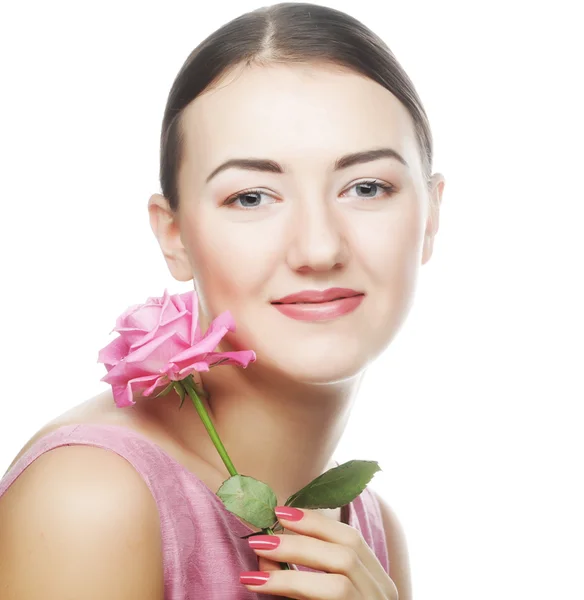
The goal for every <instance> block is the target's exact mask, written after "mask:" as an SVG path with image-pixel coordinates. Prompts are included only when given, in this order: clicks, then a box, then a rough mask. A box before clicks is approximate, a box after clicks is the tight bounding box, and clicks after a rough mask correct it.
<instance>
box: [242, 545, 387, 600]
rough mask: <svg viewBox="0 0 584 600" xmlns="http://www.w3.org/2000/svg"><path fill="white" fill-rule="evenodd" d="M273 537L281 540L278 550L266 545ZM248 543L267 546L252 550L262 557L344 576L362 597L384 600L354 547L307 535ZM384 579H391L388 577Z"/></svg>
mask: <svg viewBox="0 0 584 600" xmlns="http://www.w3.org/2000/svg"><path fill="white" fill-rule="evenodd" d="M272 537H274V538H276V539H277V540H279V543H278V546H277V547H276V548H273V549H268V548H266V545H265V542H266V541H267V539H268V538H272ZM248 542H249V544H250V546H251V547H252V548H253V546H252V544H261V545H262V546H263V547H264V548H263V549H262V548H261V546H260V547H259V548H253V549H254V551H255V552H256V554H257V555H258V556H260V557H264V556H265V557H267V558H269V559H270V560H273V561H279V562H287V563H292V564H299V565H303V566H306V567H310V568H311V569H316V570H319V571H324V572H325V573H327V574H336V575H344V576H345V577H346V578H347V579H348V580H349V581H351V582H352V584H353V587H354V589H355V590H356V591H358V592H359V597H360V598H368V599H369V600H374V599H379V598H383V597H384V596H383V595H382V593H381V589H380V587H379V585H378V584H377V583H376V582H375V579H374V578H373V576H372V575H371V573H369V571H367V569H366V568H365V566H364V565H363V563H362V562H361V560H360V559H359V557H358V556H357V554H356V553H355V552H354V551H353V550H352V549H351V548H346V547H343V546H341V545H340V544H336V543H331V542H325V541H323V540H319V539H316V538H313V537H309V536H306V535H288V534H283V535H276V536H254V537H253V538H249V540H248ZM385 579H386V580H387V579H389V578H388V576H387V575H385Z"/></svg>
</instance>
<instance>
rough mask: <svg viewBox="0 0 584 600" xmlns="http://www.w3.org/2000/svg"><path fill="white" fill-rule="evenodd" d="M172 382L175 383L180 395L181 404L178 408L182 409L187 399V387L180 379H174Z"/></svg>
mask: <svg viewBox="0 0 584 600" xmlns="http://www.w3.org/2000/svg"><path fill="white" fill-rule="evenodd" d="M172 383H173V385H174V389H175V390H176V393H177V394H178V395H179V397H180V406H179V407H178V409H179V410H180V409H181V408H182V405H183V402H184V401H185V393H186V392H185V388H184V386H183V384H182V383H181V382H180V381H173V382H172Z"/></svg>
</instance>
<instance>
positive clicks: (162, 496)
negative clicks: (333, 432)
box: [0, 424, 389, 600]
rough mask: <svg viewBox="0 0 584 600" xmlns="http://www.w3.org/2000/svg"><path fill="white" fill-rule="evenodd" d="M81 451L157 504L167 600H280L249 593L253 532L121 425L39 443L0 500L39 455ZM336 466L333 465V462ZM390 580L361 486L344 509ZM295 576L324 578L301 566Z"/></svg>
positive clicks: (9, 476)
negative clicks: (114, 461) (101, 458)
mask: <svg viewBox="0 0 584 600" xmlns="http://www.w3.org/2000/svg"><path fill="white" fill-rule="evenodd" d="M72 444H81V445H87V446H96V447H98V448H104V449H107V450H112V451H114V452H116V453H117V454H119V455H120V456H122V457H123V458H125V459H126V460H127V461H128V462H129V463H130V464H131V465H132V466H133V467H134V469H136V471H137V472H138V473H139V474H140V475H141V477H142V478H143V480H144V481H145V483H146V484H147V485H148V488H149V489H150V492H151V493H152V496H153V497H154V499H155V501H156V505H157V507H158V513H159V515H160V528H161V535H162V550H163V562H164V565H163V568H164V598H165V600H202V599H203V598H204V599H205V600H262V599H266V600H279V598H281V596H274V595H271V594H270V595H268V594H257V593H255V592H250V591H249V590H248V589H247V588H246V587H245V586H243V585H242V584H240V583H239V574H240V573H241V572H242V571H257V570H258V557H257V555H256V554H255V552H254V551H253V550H252V549H251V548H250V547H249V546H248V543H247V540H246V539H240V536H243V535H247V534H249V533H252V532H253V531H254V530H253V529H251V528H250V527H248V526H247V525H246V524H245V523H242V522H241V521H240V520H239V519H238V518H237V517H236V516H235V515H234V514H233V513H231V512H229V511H228V510H227V509H226V508H225V506H224V505H223V502H221V500H220V499H219V497H218V496H217V495H216V494H215V493H214V492H213V491H212V490H211V489H210V488H208V487H207V485H206V484H204V483H203V482H202V481H201V480H200V479H198V478H197V477H196V476H195V475H194V474H193V473H191V472H190V471H189V470H187V468H186V467H184V466H183V465H181V464H180V463H179V462H177V461H176V460H175V459H174V458H172V457H171V456H170V455H169V454H167V453H166V452H165V451H164V450H163V449H162V448H161V447H160V446H158V445H157V444H155V443H154V442H152V441H150V440H149V439H148V438H146V437H144V436H142V435H141V434H139V433H137V432H135V431H134V430H132V429H128V428H126V427H122V426H119V425H98V424H81V425H66V426H63V427H59V428H58V429H55V430H54V431H52V432H51V433H49V434H47V435H45V436H44V437H42V438H41V439H39V440H37V441H36V442H35V443H34V445H33V446H31V447H30V448H29V449H28V451H27V452H26V453H25V454H23V455H22V456H21V457H20V458H19V460H18V461H17V462H16V463H15V464H14V465H13V466H12V468H11V469H10V470H9V471H8V472H7V473H6V474H5V475H4V476H3V478H2V479H1V480H0V496H2V495H3V494H4V492H5V491H6V490H7V489H8V488H9V487H10V485H11V484H12V483H13V482H14V481H15V480H16V478H17V477H18V476H19V475H20V474H21V473H22V472H23V471H24V470H25V469H26V467H28V466H29V465H30V464H31V463H32V462H33V461H34V460H36V459H37V458H38V457H39V456H40V455H41V454H43V453H45V452H47V451H49V450H51V449H53V448H58V447H59V446H69V445H72ZM337 464H338V463H337ZM345 511H346V512H345V514H346V515H347V520H346V522H347V523H348V524H349V525H350V526H352V527H355V528H356V529H358V530H359V531H360V532H361V534H362V536H363V538H364V539H365V541H366V542H367V544H368V545H369V547H370V548H371V549H372V550H373V552H374V553H375V555H376V556H377V558H378V560H379V562H380V563H381V565H382V566H383V568H384V569H385V571H386V572H387V573H388V574H389V558H388V554H387V545H386V541H385V534H384V530H383V524H382V517H381V513H380V507H379V503H378V502H377V499H376V497H375V496H374V494H373V492H372V491H371V490H370V489H369V488H368V487H367V488H365V490H364V491H363V492H362V493H361V494H360V495H359V496H358V497H357V498H355V499H354V500H353V501H352V502H351V503H350V504H348V505H347V506H346V507H345ZM296 566H297V567H298V569H299V570H300V571H311V572H317V573H318V572H322V571H317V570H315V569H311V568H309V567H305V566H303V565H296Z"/></svg>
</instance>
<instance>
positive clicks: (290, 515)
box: [274, 506, 304, 521]
mask: <svg viewBox="0 0 584 600" xmlns="http://www.w3.org/2000/svg"><path fill="white" fill-rule="evenodd" d="M274 512H275V513H276V516H277V517H278V519H284V520H286V521H300V519H302V517H303V516H304V512H303V511H301V510H299V509H298V508H294V507H293V506H276V508H275V509H274Z"/></svg>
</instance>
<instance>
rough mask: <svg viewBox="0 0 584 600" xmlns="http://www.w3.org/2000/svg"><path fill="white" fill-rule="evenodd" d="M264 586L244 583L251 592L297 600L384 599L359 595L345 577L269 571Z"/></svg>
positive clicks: (302, 572) (307, 572)
mask: <svg viewBox="0 0 584 600" xmlns="http://www.w3.org/2000/svg"><path fill="white" fill-rule="evenodd" d="M266 573H267V575H268V578H267V581H266V583H263V584H262V585H248V584H243V585H245V587H246V588H247V589H248V590H249V591H250V592H256V593H259V594H273V595H275V596H285V597H286V598H293V599H294V600H307V599H308V598H310V600H331V598H343V599H344V598H347V599H353V598H366V599H367V600H378V599H379V600H383V596H379V595H369V596H358V595H357V594H358V592H357V590H356V589H355V586H354V585H353V583H352V581H351V580H350V579H348V578H347V577H345V576H344V575H336V574H330V573H311V572H309V571H267V572H264V575H265V574H266Z"/></svg>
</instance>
